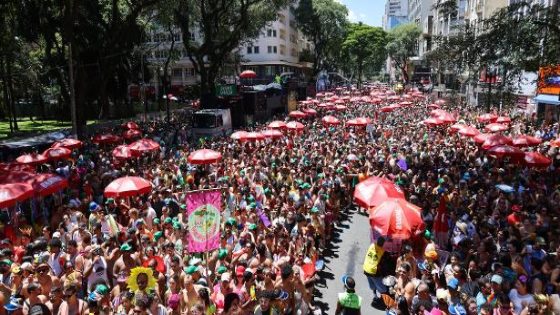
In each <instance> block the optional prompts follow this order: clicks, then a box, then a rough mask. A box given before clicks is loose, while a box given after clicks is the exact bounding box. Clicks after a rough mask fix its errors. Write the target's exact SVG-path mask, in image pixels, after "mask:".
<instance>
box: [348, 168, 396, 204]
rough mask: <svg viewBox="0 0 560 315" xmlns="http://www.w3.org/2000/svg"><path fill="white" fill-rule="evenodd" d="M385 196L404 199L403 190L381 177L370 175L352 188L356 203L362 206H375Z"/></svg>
mask: <svg viewBox="0 0 560 315" xmlns="http://www.w3.org/2000/svg"><path fill="white" fill-rule="evenodd" d="M387 198H402V199H404V192H403V191H402V190H401V189H400V187H399V186H397V185H396V184H395V183H393V182H392V181H390V180H388V179H386V178H382V177H376V176H372V177H370V178H368V179H366V180H364V181H362V182H361V183H359V184H358V185H356V189H355V190H354V199H355V200H356V203H358V204H359V205H360V206H362V207H364V208H370V207H375V206H377V205H379V204H381V203H382V202H383V201H385V200H386V199H387Z"/></svg>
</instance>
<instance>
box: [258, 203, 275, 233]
mask: <svg viewBox="0 0 560 315" xmlns="http://www.w3.org/2000/svg"><path fill="white" fill-rule="evenodd" d="M257 215H258V216H259V219H261V221H262V223H263V224H264V226H265V227H267V228H268V227H270V226H271V225H272V223H271V222H270V219H269V218H268V216H267V215H266V213H265V212H264V211H263V209H262V204H261V203H260V202H257Z"/></svg>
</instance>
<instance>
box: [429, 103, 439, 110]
mask: <svg viewBox="0 0 560 315" xmlns="http://www.w3.org/2000/svg"><path fill="white" fill-rule="evenodd" d="M428 108H429V109H438V108H439V105H438V104H430V105H428Z"/></svg>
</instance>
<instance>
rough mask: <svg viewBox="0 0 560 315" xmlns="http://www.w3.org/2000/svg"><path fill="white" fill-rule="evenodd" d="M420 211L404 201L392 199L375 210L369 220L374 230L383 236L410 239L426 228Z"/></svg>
mask: <svg viewBox="0 0 560 315" xmlns="http://www.w3.org/2000/svg"><path fill="white" fill-rule="evenodd" d="M420 210H421V209H420V208H419V207H417V206H415V205H413V204H411V203H409V202H407V201H406V200H404V199H400V198H392V199H388V200H386V201H385V202H383V203H381V204H380V205H378V206H377V207H375V208H373V210H372V211H370V214H369V220H370V224H371V226H372V228H373V229H374V230H376V231H377V232H378V233H379V234H381V235H383V236H390V237H391V238H394V239H408V238H410V237H411V236H413V235H414V234H415V233H416V232H417V231H418V230H420V229H423V228H424V222H423V221H422V216H421V214H420Z"/></svg>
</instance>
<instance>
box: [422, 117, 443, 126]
mask: <svg viewBox="0 0 560 315" xmlns="http://www.w3.org/2000/svg"><path fill="white" fill-rule="evenodd" d="M422 123H423V124H424V125H426V126H430V127H434V126H441V125H443V124H444V122H443V121H441V120H439V119H438V118H433V117H432V118H428V119H424V120H423V121H422Z"/></svg>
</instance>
